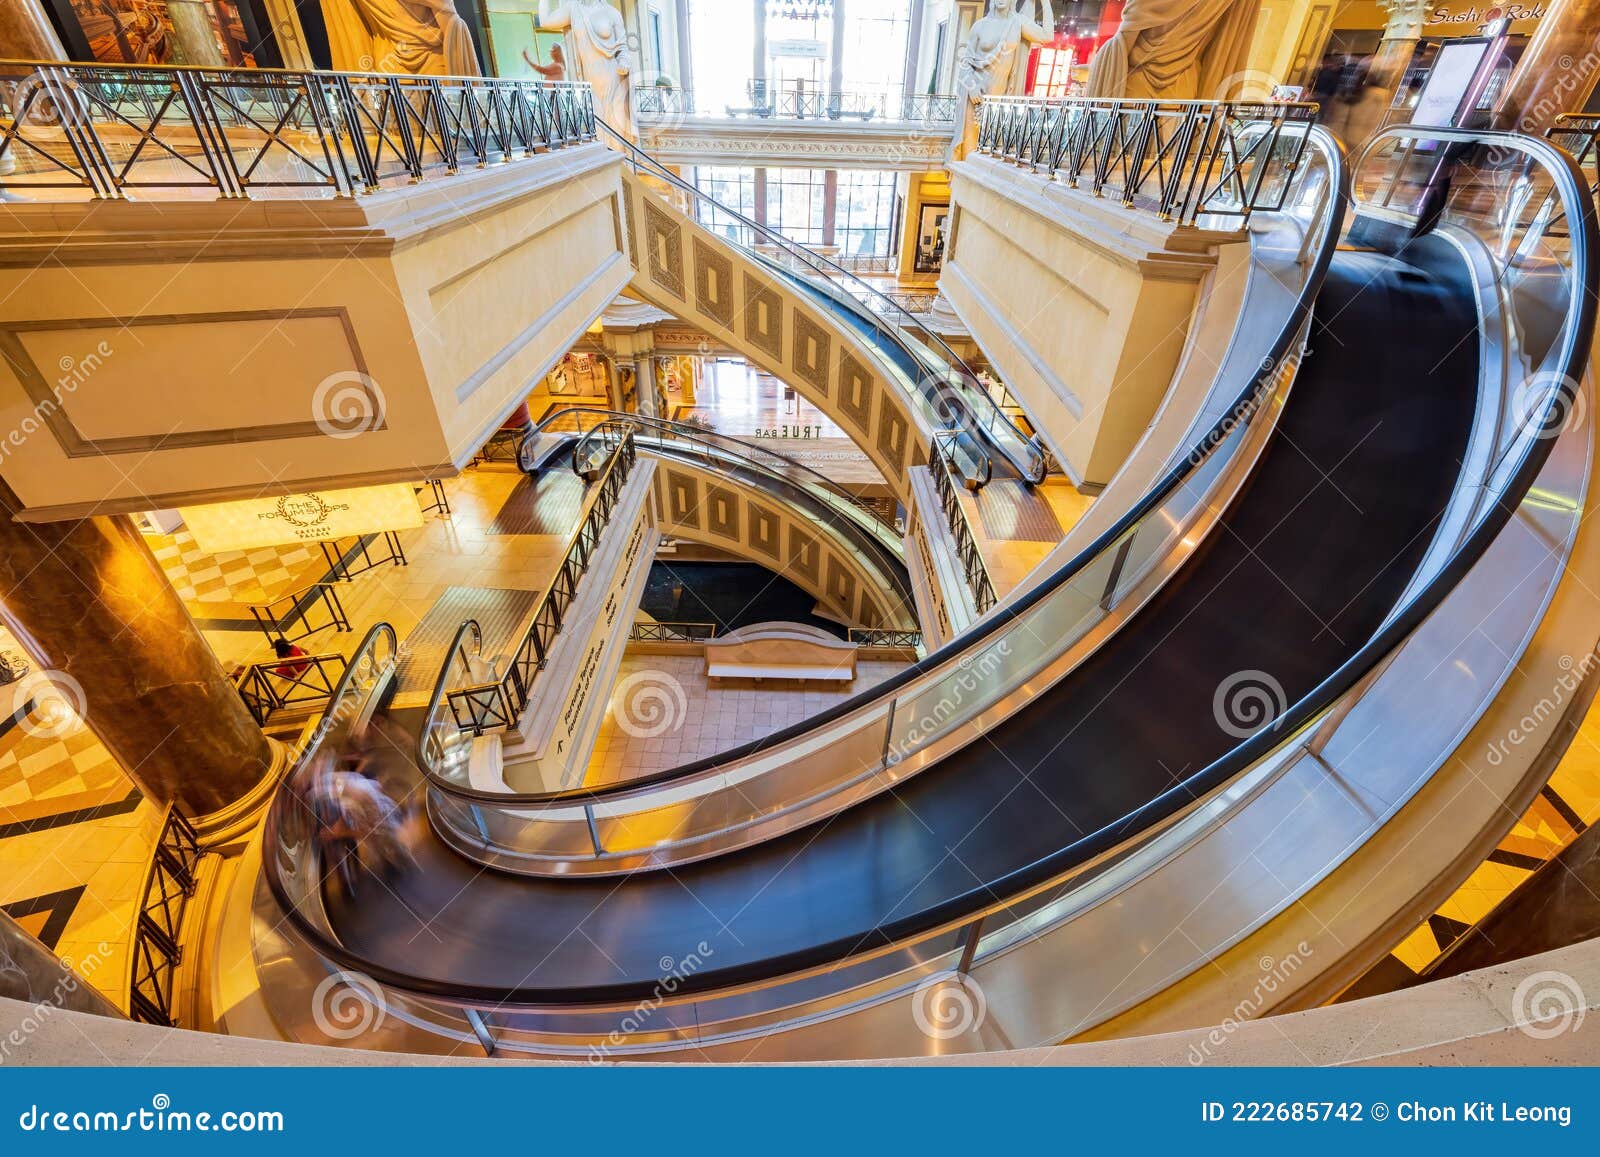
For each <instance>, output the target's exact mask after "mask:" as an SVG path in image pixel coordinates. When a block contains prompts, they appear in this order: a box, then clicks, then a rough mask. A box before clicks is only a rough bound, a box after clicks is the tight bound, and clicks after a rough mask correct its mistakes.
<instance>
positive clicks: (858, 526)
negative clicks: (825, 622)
mask: <svg viewBox="0 0 1600 1157" xmlns="http://www.w3.org/2000/svg"><path fill="white" fill-rule="evenodd" d="M608 431H621V432H623V433H628V432H632V433H633V435H634V437H635V439H639V438H646V439H654V440H657V441H659V442H660V443H661V444H662V446H661V449H662V452H664V453H667V454H671V453H672V451H673V447H672V444H671V442H670V441H669V440H668V439H667V438H665V437H663V436H662V435H661V434H660V433H659V432H658V433H654V434H652V433H650V432H649V431H650V427H649V426H644V425H642V424H641V423H637V422H635V421H634V420H633V415H630V414H622V415H619V416H618V417H615V418H611V419H608V420H606V421H604V422H601V423H599V424H597V425H595V426H593V427H592V428H590V429H589V430H587V431H584V432H583V433H582V434H580V435H578V441H577V444H576V445H575V446H574V447H573V451H572V455H573V457H572V465H573V469H574V470H577V469H578V460H579V457H580V456H581V455H582V454H583V453H584V452H585V447H586V446H588V445H589V443H590V440H591V439H602V440H603V439H604V438H605V437H606V434H607V432H608ZM680 440H681V441H685V442H689V443H690V444H691V446H690V448H691V449H695V450H697V451H699V452H700V454H701V455H704V456H706V457H709V456H711V455H718V456H721V457H722V458H724V459H732V460H733V462H732V464H733V465H734V466H736V467H744V468H746V469H751V470H754V471H757V472H758V473H760V474H762V475H763V476H765V477H768V478H771V479H773V480H775V481H776V482H777V483H779V484H780V485H782V486H785V487H788V488H789V489H790V490H791V491H793V492H794V493H792V494H789V495H786V497H787V498H788V499H789V500H790V501H794V500H795V495H796V494H798V495H800V496H803V497H804V498H805V499H806V500H807V501H808V502H809V503H812V504H814V506H813V507H812V508H811V510H810V513H811V514H812V515H813V516H815V517H816V518H818V519H819V520H820V521H823V522H825V523H826V525H827V526H828V527H829V528H830V529H831V530H833V532H834V533H835V534H836V535H838V536H839V540H840V545H843V546H844V547H845V548H846V549H848V550H849V551H850V552H851V553H853V554H854V555H856V560H857V561H858V562H859V563H861V564H862V565H864V566H865V567H866V568H867V570H868V571H869V572H871V571H877V572H878V573H879V576H880V577H881V578H882V579H883V580H884V581H886V582H887V583H888V584H889V585H890V586H891V587H892V588H893V593H894V594H896V595H897V596H898V601H899V602H900V603H901V604H902V608H901V609H902V612H904V613H910V614H912V615H913V616H914V615H915V611H914V610H912V609H911V608H912V603H911V595H912V592H911V587H910V580H909V576H908V575H906V574H904V571H905V565H904V556H903V554H902V556H901V557H900V558H898V559H896V558H894V557H893V556H890V557H888V558H887V559H886V558H885V557H883V556H882V555H880V554H878V553H877V550H878V548H881V547H882V546H883V544H882V542H881V540H880V539H879V538H878V536H877V534H875V533H874V531H873V530H872V529H871V528H870V527H869V526H867V525H866V524H865V522H864V521H862V520H856V519H851V518H850V516H849V515H848V514H844V515H841V513H840V512H839V511H838V510H837V509H836V508H835V507H833V506H831V505H829V504H827V503H824V502H822V500H821V499H819V498H817V497H816V496H815V495H813V494H810V493H809V492H807V491H806V490H805V489H804V488H803V487H802V486H800V485H799V484H798V483H796V482H795V481H794V480H793V479H791V478H785V477H783V475H781V474H779V473H778V472H776V471H774V470H772V469H770V468H768V467H764V466H762V465H760V464H759V463H758V462H756V461H755V459H753V458H749V457H747V456H744V455H736V454H734V453H732V452H730V451H727V450H722V449H719V448H717V447H715V446H713V445H712V444H711V443H710V442H704V441H701V440H699V439H695V438H689V437H686V436H682V437H680ZM602 444H603V443H602ZM680 450H681V448H680ZM683 460H684V461H686V462H701V463H703V462H704V461H705V457H698V456H696V457H691V456H689V455H685V456H684V459H683ZM729 473H730V475H732V472H731V471H729ZM732 476H733V477H737V475H732ZM850 505H851V506H854V505H855V504H854V503H851V504H850ZM863 513H865V512H863ZM841 519H843V522H842V521H841ZM845 523H848V525H845ZM852 532H854V533H855V534H859V535H861V536H862V540H861V541H870V542H871V543H872V548H870V549H862V548H861V542H860V541H852ZM886 562H887V563H888V564H890V565H885V564H886ZM895 564H898V569H899V570H900V572H901V574H898V575H897V574H896V573H895V569H896V568H895Z"/></svg>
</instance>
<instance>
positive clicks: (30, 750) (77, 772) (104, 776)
mask: <svg viewBox="0 0 1600 1157" xmlns="http://www.w3.org/2000/svg"><path fill="white" fill-rule="evenodd" d="M131 787H132V785H131V784H130V783H129V782H128V777H127V776H126V775H124V774H123V773H122V769H121V768H120V767H119V766H117V762H116V760H114V759H112V758H111V753H110V752H108V751H107V750H106V749H105V748H104V747H103V746H101V743H100V741H99V740H98V739H97V738H95V734H94V732H92V731H90V730H89V728H87V727H85V726H82V725H80V726H79V727H78V728H77V730H75V731H72V732H70V733H68V734H66V735H62V736H59V737H52V736H45V735H31V734H29V733H28V731H27V730H26V727H25V726H21V725H19V726H18V727H16V728H14V729H13V730H12V731H11V732H10V733H8V734H7V735H6V736H5V737H4V738H3V739H0V825H4V824H10V823H21V822H26V821H30V820H34V819H38V818H39V817H41V816H46V815H55V814H61V813H65V812H71V811H80V810H83V809H86V808H93V807H99V806H101V805H103V804H107V803H114V802H117V801H119V800H121V799H123V798H124V797H125V796H126V795H127V794H128V792H129V790H130V789H131Z"/></svg>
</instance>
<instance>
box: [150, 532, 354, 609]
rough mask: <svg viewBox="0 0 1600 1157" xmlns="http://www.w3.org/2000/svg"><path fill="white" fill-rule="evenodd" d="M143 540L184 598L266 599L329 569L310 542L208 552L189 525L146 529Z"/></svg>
mask: <svg viewBox="0 0 1600 1157" xmlns="http://www.w3.org/2000/svg"><path fill="white" fill-rule="evenodd" d="M145 540H146V542H148V543H149V544H150V549H151V550H152V551H153V552H154V553H155V556H156V561H158V562H159V563H160V564H161V569H162V570H164V571H166V573H167V578H168V579H170V580H171V581H172V586H173V589H174V590H176V591H177V592H178V597H179V598H180V599H182V600H183V601H184V602H186V603H236V604H242V605H249V604H252V603H265V602H270V601H271V600H273V599H276V598H279V597H280V596H282V595H286V594H289V593H291V592H293V591H297V590H299V589H300V588H302V587H304V586H307V585H308V584H310V583H313V582H315V581H317V580H318V579H320V578H321V577H322V576H323V574H324V573H326V571H327V569H328V565H327V562H326V561H325V560H324V558H323V556H322V551H321V550H320V549H318V548H317V547H316V546H314V545H309V546H308V545H306V544H303V543H296V544H294V545H291V546H269V547H265V548H263V549H261V550H251V551H229V552H227V553H225V554H206V553H205V552H204V551H202V550H201V549H200V548H199V547H198V546H196V545H195V541H194V536H193V535H191V534H190V533H189V532H188V531H187V530H181V529H180V530H179V531H178V532H177V533H176V534H170V535H168V534H147V535H146V536H145Z"/></svg>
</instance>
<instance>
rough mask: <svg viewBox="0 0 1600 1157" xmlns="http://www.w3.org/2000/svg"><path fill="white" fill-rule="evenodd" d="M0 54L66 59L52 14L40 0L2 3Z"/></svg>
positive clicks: (29, 57)
mask: <svg viewBox="0 0 1600 1157" xmlns="http://www.w3.org/2000/svg"><path fill="white" fill-rule="evenodd" d="M0 57H3V58H5V59H8V60H65V59H66V58H67V50H66V49H65V48H63V47H62V46H61V38H60V37H59V36H57V35H56V30H55V26H54V25H52V24H51V23H50V17H48V16H46V15H45V14H44V9H43V8H42V7H40V2H39V0H5V3H3V4H0Z"/></svg>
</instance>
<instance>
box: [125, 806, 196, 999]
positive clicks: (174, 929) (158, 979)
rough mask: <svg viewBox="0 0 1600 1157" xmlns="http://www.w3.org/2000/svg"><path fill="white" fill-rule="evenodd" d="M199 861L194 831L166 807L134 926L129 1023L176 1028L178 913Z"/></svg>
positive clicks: (186, 899) (179, 948)
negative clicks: (165, 814)
mask: <svg viewBox="0 0 1600 1157" xmlns="http://www.w3.org/2000/svg"><path fill="white" fill-rule="evenodd" d="M199 862H200V842H199V838H198V837H197V836H196V834H195V830H194V828H193V827H192V826H191V825H190V823H189V821H188V820H186V819H184V818H183V816H182V815H181V814H179V813H178V812H177V811H176V810H175V809H173V808H170V807H169V808H168V809H167V817H166V823H165V824H164V825H163V826H162V829H161V839H160V840H159V841H158V842H157V843H156V851H155V856H154V857H153V858H152V859H151V861H150V872H149V874H148V875H147V876H146V877H145V883H144V892H143V893H142V894H141V897H140V901H139V916H138V920H137V922H136V923H135V925H134V933H133V962H132V971H131V973H130V975H129V981H128V1015H129V1016H131V1017H132V1018H133V1019H134V1020H139V1021H143V1022H145V1023H146V1024H159V1025H165V1026H167V1027H168V1028H176V1027H177V1024H178V1021H177V1017H176V1015H175V1013H174V1006H173V999H172V989H173V980H174V978H175V977H176V975H177V971H178V965H179V964H180V963H182V961H183V943H182V939H181V936H180V934H181V932H182V929H183V910H184V908H185V907H187V906H188V903H189V897H191V896H193V895H194V890H195V866H196V865H197V864H198V863H199Z"/></svg>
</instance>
